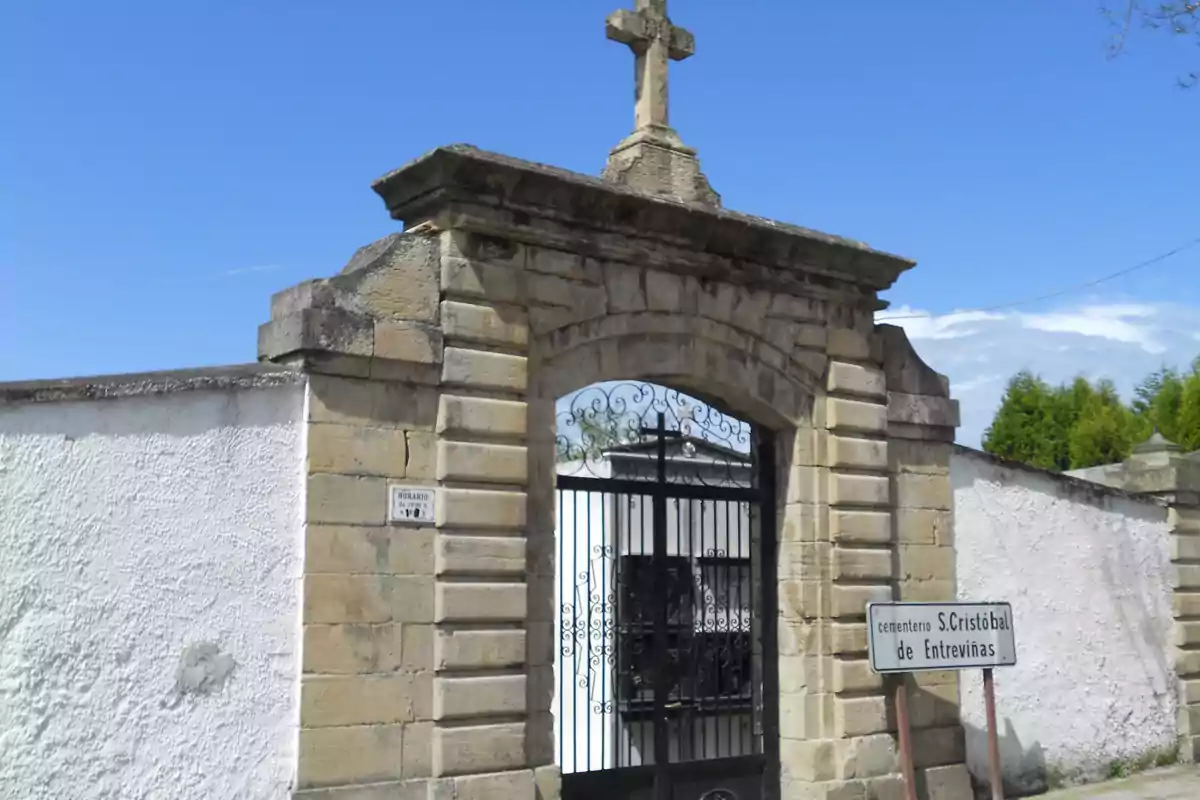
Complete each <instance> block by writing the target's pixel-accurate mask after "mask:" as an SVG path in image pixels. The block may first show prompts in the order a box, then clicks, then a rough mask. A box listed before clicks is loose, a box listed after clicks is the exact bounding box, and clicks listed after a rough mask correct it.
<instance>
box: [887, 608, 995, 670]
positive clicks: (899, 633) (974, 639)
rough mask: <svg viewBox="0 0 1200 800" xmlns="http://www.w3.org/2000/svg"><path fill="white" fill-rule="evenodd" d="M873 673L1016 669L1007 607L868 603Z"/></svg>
mask: <svg viewBox="0 0 1200 800" xmlns="http://www.w3.org/2000/svg"><path fill="white" fill-rule="evenodd" d="M867 646H868V648H869V651H870V656H871V669H873V670H875V671H876V672H923V671H925V670H943V669H945V670H959V669H990V668H992V667H1011V666H1012V665H1013V664H1016V663H1017V644H1016V637H1015V636H1014V634H1013V615H1012V606H1010V605H1009V604H1008V603H869V604H868V605H867Z"/></svg>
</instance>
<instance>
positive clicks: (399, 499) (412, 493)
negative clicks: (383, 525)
mask: <svg viewBox="0 0 1200 800" xmlns="http://www.w3.org/2000/svg"><path fill="white" fill-rule="evenodd" d="M436 491H437V490H436V489H434V488H433V487H431V486H400V485H393V486H389V487H388V519H389V520H391V521H392V522H393V523H395V524H399V525H432V524H434V518H433V498H434V494H435V492H436Z"/></svg>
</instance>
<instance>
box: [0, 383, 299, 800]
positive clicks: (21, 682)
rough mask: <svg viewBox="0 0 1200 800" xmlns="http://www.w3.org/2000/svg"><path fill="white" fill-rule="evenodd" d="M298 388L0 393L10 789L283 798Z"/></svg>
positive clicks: (2, 615)
mask: <svg viewBox="0 0 1200 800" xmlns="http://www.w3.org/2000/svg"><path fill="white" fill-rule="evenodd" d="M303 403H304V387H303V386H302V385H300V384H295V385H282V386H270V387H247V388H235V389H223V390H219V391H207V390H205V391H187V392H179V393H167V394H161V395H149V396H132V397H124V398H120V399H107V400H100V401H92V402H86V401H83V402H46V403H27V404H23V405H16V406H2V407H0V576H2V579H0V754H3V755H2V756H0V797H6V798H7V797H13V798H17V797H19V798H22V800H34V798H56V800H57V799H58V798H158V797H163V798H165V797H196V798H201V797H204V798H218V797H219V798H253V799H257V798H264V800H265V798H283V797H287V796H288V793H289V789H290V786H291V782H292V779H293V772H294V769H295V748H296V727H297V713H298V712H297V698H296V688H295V687H296V685H297V683H298V681H297V678H296V676H297V672H298V664H299V647H300V645H299V641H298V636H297V634H298V618H299V611H298V588H297V587H298V582H299V578H300V574H301V559H302V557H303V556H302V537H301V533H302V531H301V525H302V503H303V497H304V491H303V449H302V448H303V441H302V439H303V426H302V419H303V416H302V414H303Z"/></svg>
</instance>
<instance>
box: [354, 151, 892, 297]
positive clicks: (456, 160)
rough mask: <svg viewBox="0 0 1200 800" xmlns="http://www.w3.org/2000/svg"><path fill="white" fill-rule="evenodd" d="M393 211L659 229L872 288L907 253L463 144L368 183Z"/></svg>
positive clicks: (650, 233)
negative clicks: (472, 212)
mask: <svg viewBox="0 0 1200 800" xmlns="http://www.w3.org/2000/svg"><path fill="white" fill-rule="evenodd" d="M372 188H373V189H374V190H375V192H376V193H378V194H379V196H380V197H382V198H383V200H384V203H385V204H386V205H387V208H388V211H389V213H390V214H391V216H392V217H393V218H394V219H397V220H403V221H405V222H406V223H408V224H415V223H419V222H422V221H424V220H426V219H429V218H431V217H433V216H435V215H436V214H437V213H438V212H439V211H441V210H443V209H445V208H447V207H448V206H451V205H454V204H456V203H468V204H472V205H489V206H491V207H493V208H497V209H501V210H504V211H507V212H509V213H511V214H513V215H514V218H517V219H521V218H523V217H528V218H530V219H531V220H532V219H544V220H550V221H553V222H555V223H558V224H561V225H565V226H568V227H570V228H572V229H575V230H576V231H578V235H579V236H582V237H586V236H587V235H588V234H589V232H592V233H596V234H605V233H610V234H619V235H623V236H629V237H632V238H650V239H657V240H659V241H662V242H664V243H667V244H671V245H675V246H677V247H682V248H685V249H688V250H692V251H695V252H698V253H706V254H710V255H715V256H720V257H723V258H727V259H732V260H734V261H740V262H751V263H755V264H758V265H762V266H764V267H767V268H770V269H773V270H778V271H780V272H782V273H791V274H792V275H793V276H796V277H798V276H799V275H801V274H804V273H819V274H823V275H827V276H829V277H831V278H835V279H838V280H840V281H845V282H847V283H852V284H854V285H857V286H860V287H862V289H864V290H867V291H870V292H880V291H883V290H885V289H887V288H889V287H890V286H891V285H892V284H893V283H894V282H895V281H896V279H897V278H898V277H899V276H900V274H901V273H902V272H904V271H905V270H907V269H910V268H911V267H913V266H914V262H912V261H910V260H908V259H904V258H900V257H899V256H894V255H891V254H888V253H884V252H880V251H878V250H873V249H871V248H869V247H867V246H866V245H864V244H862V243H860V242H856V241H853V240H850V239H844V238H841V237H837V236H831V235H829V234H825V233H820V232H818V231H813V230H808V229H806V228H800V227H797V226H794V225H788V224H785V223H782V222H775V221H773V220H768V219H763V218H761V217H754V216H750V215H747V214H739V213H737V212H734V211H729V210H726V209H721V208H713V207H710V206H704V205H700V204H692V203H683V202H679V201H674V200H670V199H665V198H661V197H655V196H651V195H648V194H644V193H642V192H638V191H636V190H634V189H630V188H627V187H622V186H616V185H613V184H612V183H609V182H606V181H604V180H601V179H600V178H595V177H592V176H588V175H581V174H578V173H574V172H569V171H567V170H562V169H558V168H555V167H549V166H545V165H542V164H536V163H533V162H528V161H522V160H520V159H515V158H510V157H508V156H502V155H499V154H496V153H489V152H486V151H483V150H479V149H477V148H474V147H470V146H468V145H451V146H448V147H441V148H438V149H436V150H433V151H431V152H429V153H427V154H425V155H423V156H421V157H420V158H418V159H416V160H415V161H412V162H410V163H408V164H406V165H405V166H403V167H401V168H400V169H398V170H395V171H394V172H391V173H389V174H387V175H385V176H384V177H382V178H380V179H379V180H377V181H375V182H374V184H372Z"/></svg>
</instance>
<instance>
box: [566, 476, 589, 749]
mask: <svg viewBox="0 0 1200 800" xmlns="http://www.w3.org/2000/svg"><path fill="white" fill-rule="evenodd" d="M572 494H573V495H574V496H573V497H572V498H571V500H572V502H571V516H572V517H573V519H574V522H575V525H572V526H571V531H572V533H573V535H572V536H571V584H570V586H571V598H572V600H573V601H577V600H578V599H579V591H578V589H579V583H578V581H579V532H578V531H577V530H575V527H576V525H578V523H579V492H573V493H572ZM572 607H573V608H574V609H575V614H574V617H575V619H574V623H573V624H572V625H571V663H572V670H571V721H572V722H574V723H575V725H573V726H572V727H573V730H572V733H571V771H572V772H578V771H579V652H578V651H579V608H578V603H577V602H574V603H573V604H572ZM586 609H587V603H586V601H585V602H584V610H585V613H586Z"/></svg>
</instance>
